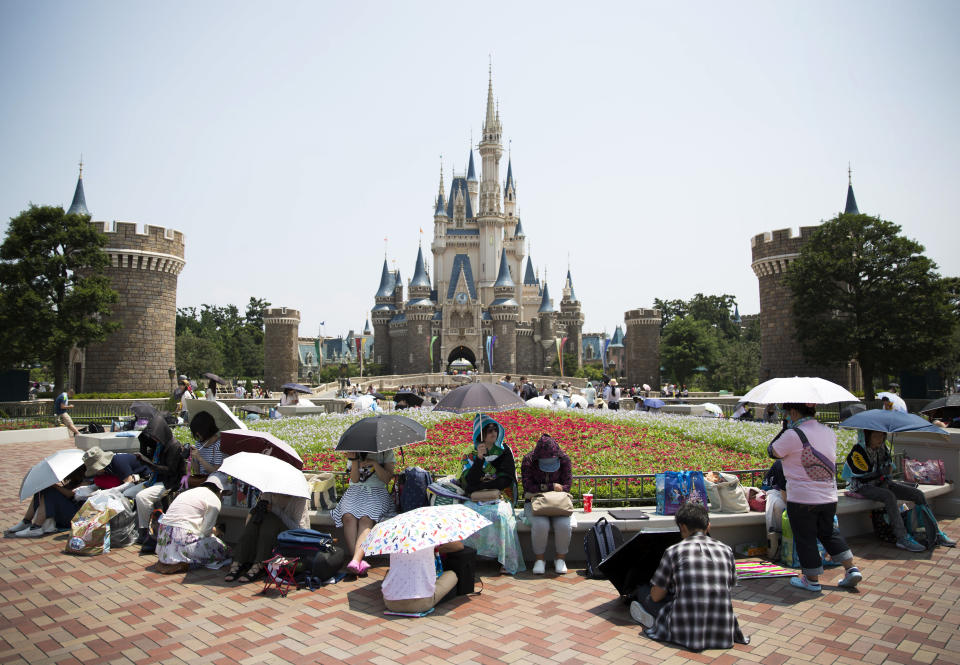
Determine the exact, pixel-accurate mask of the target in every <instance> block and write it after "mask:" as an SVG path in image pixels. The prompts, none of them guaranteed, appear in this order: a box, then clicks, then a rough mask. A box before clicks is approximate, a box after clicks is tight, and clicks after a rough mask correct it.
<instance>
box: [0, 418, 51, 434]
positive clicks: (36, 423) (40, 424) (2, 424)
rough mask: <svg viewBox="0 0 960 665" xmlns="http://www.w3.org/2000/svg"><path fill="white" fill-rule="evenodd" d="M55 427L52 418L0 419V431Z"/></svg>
mask: <svg viewBox="0 0 960 665" xmlns="http://www.w3.org/2000/svg"><path fill="white" fill-rule="evenodd" d="M49 427H57V423H56V422H55V421H54V420H39V419H31V420H0V432H10V431H13V430H22V429H47V428H49Z"/></svg>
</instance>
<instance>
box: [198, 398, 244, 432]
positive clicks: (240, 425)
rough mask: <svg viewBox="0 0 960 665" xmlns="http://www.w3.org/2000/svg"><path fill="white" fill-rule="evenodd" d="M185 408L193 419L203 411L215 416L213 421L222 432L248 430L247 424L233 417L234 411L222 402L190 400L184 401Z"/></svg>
mask: <svg viewBox="0 0 960 665" xmlns="http://www.w3.org/2000/svg"><path fill="white" fill-rule="evenodd" d="M183 406H184V408H185V409H186V410H187V415H189V416H190V417H191V418H193V417H194V416H195V415H197V414H198V413H200V412H201V411H206V412H207V413H209V414H210V415H211V416H213V421H214V422H215V423H216V424H217V429H218V430H220V431H221V432H223V431H226V430H228V429H247V426H246V424H245V423H244V422H243V421H242V420H240V419H239V418H237V417H236V416H235V415H233V411H231V410H230V409H229V408H227V405H226V404H224V403H222V402H212V401H210V400H207V399H188V400H185V401H184V404H183Z"/></svg>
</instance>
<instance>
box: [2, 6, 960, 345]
mask: <svg viewBox="0 0 960 665" xmlns="http://www.w3.org/2000/svg"><path fill="white" fill-rule="evenodd" d="M958 29H960V3H957V2H950V1H947V2H915V3H903V2H854V1H849V2H843V3H837V2H825V1H821V2H777V3H769V2H725V3H715V2H685V3H667V2H658V3H652V2H636V1H635V2H624V3H617V2H605V3H594V4H589V5H588V4H585V3H582V2H578V3H573V2H556V1H554V2H537V3H534V2H530V3H516V2H507V3H502V4H501V3H497V2H492V1H491V2H485V3H482V4H479V5H477V4H457V3H442V2H438V3H430V2H414V3H387V2H382V3H367V2H350V3H332V2H280V3H264V2H244V1H235V2H234V1H231V2H209V1H208V2H196V3H168V4H157V3H146V2H97V1H91V2H65V1H63V2H56V1H44V2H33V1H14V0H5V1H4V2H2V3H0V64H2V66H0V90H3V104H2V117H3V122H0V148H2V153H3V155H4V157H5V159H3V160H2V161H0V219H2V220H3V222H2V224H3V226H2V229H0V230H3V231H4V232H5V231H6V226H7V220H8V219H9V218H10V217H14V216H16V215H17V214H18V213H19V212H20V211H22V210H24V209H26V208H27V207H28V206H29V204H30V203H31V202H32V203H36V204H38V205H43V204H52V205H63V206H64V207H67V206H69V204H70V200H71V198H72V195H73V190H74V186H75V184H76V178H77V162H78V161H79V159H80V156H81V154H82V155H83V162H84V187H85V190H86V200H87V206H88V208H89V210H90V212H91V213H92V215H93V218H94V219H95V220H106V221H111V220H120V221H133V222H137V223H139V224H152V225H157V226H165V227H171V228H174V229H178V230H180V231H182V232H183V233H184V234H185V237H186V261H187V265H186V267H185V269H184V270H183V272H182V273H181V275H180V278H179V287H178V289H179V290H178V294H177V304H178V306H179V307H187V306H200V305H201V304H203V303H208V304H213V305H226V304H231V303H232V304H236V305H237V306H239V307H240V309H241V310H243V309H244V307H245V305H246V303H247V301H248V300H249V298H250V297H251V296H255V297H258V298H264V299H266V300H268V301H269V302H271V303H273V304H274V305H277V306H280V305H283V306H287V307H293V308H296V309H299V310H300V311H301V313H302V314H301V316H302V319H301V325H300V334H301V335H303V336H309V335H315V334H317V333H318V332H319V331H321V327H320V326H321V322H323V323H324V325H323V328H322V331H323V332H324V333H325V334H326V335H337V334H341V333H343V334H345V333H346V332H347V331H348V330H350V329H354V330H359V329H361V328H362V327H363V324H364V321H365V319H366V318H367V317H368V316H369V311H370V309H371V307H372V306H373V304H374V301H373V295H374V293H375V291H376V288H377V286H378V283H379V278H380V270H381V267H382V264H383V258H384V252H385V251H386V255H387V257H388V258H389V260H390V263H391V265H395V266H396V267H397V268H398V269H399V270H400V272H401V274H402V276H403V278H404V281H406V280H408V279H409V278H410V277H411V276H412V274H413V268H414V263H415V260H416V254H417V246H418V243H419V242H420V241H421V236H420V229H421V228H422V229H423V230H424V232H425V233H424V236H423V238H422V242H423V244H424V245H425V246H429V243H430V241H431V240H432V228H433V202H434V201H435V197H436V193H437V187H438V181H439V173H440V168H441V155H442V164H443V170H444V177H445V181H446V183H447V186H448V187H449V183H450V175H451V170H456V172H457V173H461V172H462V171H463V170H464V169H465V166H466V161H467V156H468V149H469V145H470V141H471V135H472V137H473V140H474V141H475V142H476V141H478V140H479V139H478V137H479V134H480V129H481V126H482V122H483V117H484V112H485V103H486V92H487V76H488V67H490V63H491V62H492V71H493V87H494V94H495V96H496V97H497V98H498V100H499V109H500V117H501V121H502V124H503V134H504V142H505V146H504V147H505V148H507V145H506V144H507V142H508V141H509V148H510V153H511V155H512V159H513V169H514V176H515V179H516V182H517V201H518V210H519V214H520V217H521V219H522V221H523V226H524V230H525V232H526V234H527V237H528V239H529V240H530V243H531V255H532V257H533V262H534V265H535V266H536V267H537V268H538V270H540V271H541V277H542V278H543V277H544V276H545V278H546V279H547V283H548V284H549V285H550V287H551V294H553V295H554V300H555V304H556V305H559V297H560V290H561V287H562V283H563V278H564V276H565V274H566V270H567V267H568V265H569V267H570V270H571V273H572V277H573V281H574V286H575V288H576V293H577V296H578V297H579V299H580V300H581V302H582V304H583V312H584V314H585V317H586V322H585V325H584V330H585V331H597V332H603V331H606V332H608V333H611V334H612V332H613V330H614V328H615V327H616V326H617V325H618V324H622V322H623V314H624V312H625V311H627V310H630V309H634V308H637V307H650V306H651V305H652V303H653V299H654V298H662V299H672V298H682V299H689V298H690V297H692V296H693V295H694V294H696V293H705V294H722V293H728V294H732V295H734V296H735V297H736V299H737V302H738V304H739V308H740V312H741V313H743V314H747V313H754V312H757V311H758V310H759V293H758V287H757V280H756V277H755V276H754V274H753V271H752V270H751V268H750V262H751V257H750V238H751V237H752V236H754V235H756V234H759V233H762V232H764V231H770V230H773V229H780V228H787V227H792V228H796V227H799V226H801V225H814V224H817V223H819V222H820V220H823V219H829V218H831V217H833V216H835V215H836V214H837V213H838V212H840V211H841V210H842V208H843V205H844V202H845V198H846V188H847V168H848V163H849V164H851V165H852V170H853V186H854V191H855V193H856V197H857V201H858V203H859V207H860V211H861V212H864V213H868V214H872V215H878V216H880V217H883V218H884V219H887V220H890V221H893V222H895V223H897V224H900V225H901V226H902V228H903V233H904V234H905V235H907V236H908V237H911V238H914V239H916V240H917V241H919V242H920V243H921V244H923V245H924V246H925V247H926V250H927V253H928V255H929V256H931V257H932V258H933V259H934V260H935V261H936V262H937V264H938V265H939V268H940V271H941V273H942V274H944V275H960V253H958V252H957V247H958V241H960V231H958V229H960V225H958V223H957V211H958V210H960V187H958V186H957V184H958V182H960V165H958V164H960V162H958V155H960V123H958V122H957V118H958V117H960V116H958V109H960V86H958V85H957V81H958V71H960V41H958V40H957V39H956V34H957V32H958ZM476 158H477V159H479V154H477V155H476ZM500 173H501V177H504V176H505V173H506V155H505V156H504V161H503V162H502V163H501V171H500ZM384 238H387V241H386V244H385V243H384ZM394 262H395V263H394ZM514 277H515V278H517V276H514Z"/></svg>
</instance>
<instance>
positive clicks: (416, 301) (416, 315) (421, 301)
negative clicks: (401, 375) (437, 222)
mask: <svg viewBox="0 0 960 665" xmlns="http://www.w3.org/2000/svg"><path fill="white" fill-rule="evenodd" d="M430 288H431V287H430V277H428V276H427V269H426V266H425V265H424V262H423V249H422V248H420V249H418V250H417V264H416V266H415V267H414V270H413V278H412V279H411V280H410V287H409V289H408V291H409V294H410V299H409V300H408V301H407V305H406V307H405V308H404V313H405V315H406V324H407V325H406V328H407V335H406V343H405V344H406V353H407V363H408V368H409V369H408V371H410V372H424V371H428V370H429V369H432V368H431V366H430V337H431V334H432V328H433V327H432V325H431V320H432V319H433V312H434V309H436V306H435V304H434V302H433V300H432V299H431V298H430Z"/></svg>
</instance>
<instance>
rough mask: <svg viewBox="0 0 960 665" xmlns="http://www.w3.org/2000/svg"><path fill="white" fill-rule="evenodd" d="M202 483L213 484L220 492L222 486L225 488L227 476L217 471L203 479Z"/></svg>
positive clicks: (222, 488)
mask: <svg viewBox="0 0 960 665" xmlns="http://www.w3.org/2000/svg"><path fill="white" fill-rule="evenodd" d="M203 484H204V485H213V486H214V487H216V488H217V489H218V490H220V491H221V492H222V491H223V490H224V488H226V486H227V484H228V483H227V477H226V476H225V475H224V474H222V473H220V472H219V471H217V472H214V473H211V474H210V475H209V476H207V479H206V480H204V481H203Z"/></svg>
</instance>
